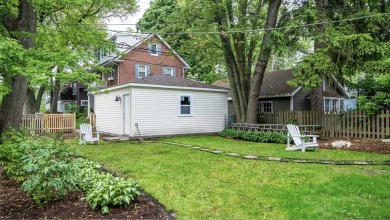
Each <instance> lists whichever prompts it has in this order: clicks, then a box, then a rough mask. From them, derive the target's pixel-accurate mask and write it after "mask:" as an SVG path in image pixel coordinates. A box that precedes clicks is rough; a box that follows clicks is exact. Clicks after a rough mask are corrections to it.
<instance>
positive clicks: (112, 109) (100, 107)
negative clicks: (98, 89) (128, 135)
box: [95, 88, 131, 135]
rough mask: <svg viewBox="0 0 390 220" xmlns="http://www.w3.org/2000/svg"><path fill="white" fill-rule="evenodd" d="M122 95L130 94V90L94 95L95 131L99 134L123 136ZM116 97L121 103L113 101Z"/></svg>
mask: <svg viewBox="0 0 390 220" xmlns="http://www.w3.org/2000/svg"><path fill="white" fill-rule="evenodd" d="M124 94H130V88H123V89H117V90H112V91H110V92H109V93H108V94H104V93H99V94H95V114H96V129H97V130H98V131H99V132H105V133H110V134H116V135H122V134H123V126H124V121H123V95H124ZM116 96H119V97H121V101H115V97H116ZM128 104H129V105H130V103H128ZM130 112H131V110H130Z"/></svg>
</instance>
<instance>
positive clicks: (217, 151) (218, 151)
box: [211, 150, 223, 154]
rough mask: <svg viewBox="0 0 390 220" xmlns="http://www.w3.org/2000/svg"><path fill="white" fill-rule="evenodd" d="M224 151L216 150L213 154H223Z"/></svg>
mask: <svg viewBox="0 0 390 220" xmlns="http://www.w3.org/2000/svg"><path fill="white" fill-rule="evenodd" d="M222 152H223V151H220V150H215V151H211V153H214V154H221V153H222Z"/></svg>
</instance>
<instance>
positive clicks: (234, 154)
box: [227, 153, 240, 157]
mask: <svg viewBox="0 0 390 220" xmlns="http://www.w3.org/2000/svg"><path fill="white" fill-rule="evenodd" d="M227 155H229V156H233V157H237V156H240V154H237V153H228V154H227Z"/></svg>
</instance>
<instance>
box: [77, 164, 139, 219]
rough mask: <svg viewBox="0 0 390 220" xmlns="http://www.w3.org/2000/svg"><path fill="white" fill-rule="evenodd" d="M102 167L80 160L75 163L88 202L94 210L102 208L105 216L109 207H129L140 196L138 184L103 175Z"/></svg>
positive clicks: (107, 174) (106, 174) (110, 175)
mask: <svg viewBox="0 0 390 220" xmlns="http://www.w3.org/2000/svg"><path fill="white" fill-rule="evenodd" d="M100 168H101V166H100V165H99V164H96V163H94V162H90V161H88V160H85V159H81V158H78V159H76V162H75V163H74V169H75V170H77V177H78V178H79V179H80V180H81V182H80V186H81V188H82V190H83V191H85V192H86V200H87V201H88V203H89V204H90V206H91V208H92V209H96V208H97V207H100V208H101V209H102V212H103V213H104V214H108V213H109V208H108V206H109V205H129V204H130V203H131V202H132V201H133V200H134V199H135V198H136V197H137V196H139V191H138V184H137V183H136V182H135V181H133V180H125V179H123V178H119V177H114V176H113V175H112V174H110V173H101V172H100Z"/></svg>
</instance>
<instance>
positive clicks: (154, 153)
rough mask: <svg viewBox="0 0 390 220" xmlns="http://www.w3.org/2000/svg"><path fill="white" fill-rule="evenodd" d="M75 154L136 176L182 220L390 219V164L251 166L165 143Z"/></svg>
mask: <svg viewBox="0 0 390 220" xmlns="http://www.w3.org/2000/svg"><path fill="white" fill-rule="evenodd" d="M182 138H183V140H186V138H188V137H182ZM176 140H180V138H179V139H176ZM210 140H212V139H210ZM229 142H230V141H229ZM76 148H77V149H76V150H77V152H79V153H81V154H82V155H84V156H85V157H87V158H88V159H91V160H93V161H98V162H101V163H103V164H104V165H105V166H106V168H109V169H111V170H114V171H119V172H121V173H123V174H127V175H130V176H132V177H134V178H135V179H136V181H137V182H138V183H139V184H140V185H141V187H142V188H143V189H145V190H146V191H147V192H148V193H150V194H151V195H152V196H153V197H154V198H156V199H157V200H159V201H160V202H161V203H162V204H164V205H165V206H166V208H167V209H171V210H174V211H175V213H176V216H177V217H178V218H179V219H210V218H217V219H221V218H222V219H259V218H274V219H335V218H370V219H373V218H389V217H390V211H389V209H388V208H389V207H390V192H389V191H390V188H389V187H390V167H388V166H335V165H318V164H298V163H281V162H265V161H250V160H243V159H239V158H234V157H228V156H223V155H215V154H210V153H207V152H202V151H196V150H192V149H188V148H183V147H178V146H173V145H168V144H158V143H130V142H123V143H107V142H102V143H101V144H99V145H87V146H81V145H78V146H76ZM348 153H349V152H348Z"/></svg>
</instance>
